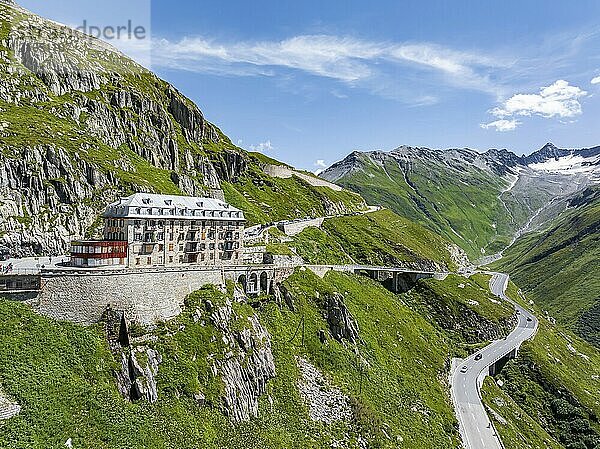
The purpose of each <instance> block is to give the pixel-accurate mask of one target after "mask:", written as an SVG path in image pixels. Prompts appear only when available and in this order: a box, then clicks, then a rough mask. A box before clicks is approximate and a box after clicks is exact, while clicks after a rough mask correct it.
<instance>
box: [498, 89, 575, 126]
mask: <svg viewBox="0 0 600 449" xmlns="http://www.w3.org/2000/svg"><path fill="white" fill-rule="evenodd" d="M586 95H587V92H586V91H584V90H582V89H580V88H579V87H577V86H571V85H569V83H568V82H567V81H564V80H558V81H556V82H555V83H554V84H552V85H550V86H546V87H542V88H541V89H540V92H539V94H516V95H513V96H512V97H510V98H509V99H508V100H506V101H505V102H504V104H503V105H502V106H500V107H497V108H495V109H492V111H490V112H491V113H492V114H493V115H495V116H496V117H499V118H503V117H511V116H515V115H520V116H531V115H539V116H542V117H546V118H550V117H556V116H558V117H574V116H576V115H579V114H581V112H582V111H581V103H580V102H579V98H581V97H585V96H586Z"/></svg>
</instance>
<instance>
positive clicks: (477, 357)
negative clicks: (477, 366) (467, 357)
mask: <svg viewBox="0 0 600 449" xmlns="http://www.w3.org/2000/svg"><path fill="white" fill-rule="evenodd" d="M482 357H483V356H482V355H481V354H477V355H476V356H475V360H481V358H482Z"/></svg>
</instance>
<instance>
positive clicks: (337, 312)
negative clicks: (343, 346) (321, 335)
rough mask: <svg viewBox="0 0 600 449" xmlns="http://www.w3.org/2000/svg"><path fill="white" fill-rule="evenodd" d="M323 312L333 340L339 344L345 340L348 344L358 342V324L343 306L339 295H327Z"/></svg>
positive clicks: (342, 300) (342, 299)
mask: <svg viewBox="0 0 600 449" xmlns="http://www.w3.org/2000/svg"><path fill="white" fill-rule="evenodd" d="M325 310H326V314H327V324H328V325H329V332H331V336H332V337H333V338H335V339H336V340H337V341H339V342H341V341H343V340H347V341H349V342H350V343H357V342H358V341H359V338H360V337H359V330H358V324H357V322H356V320H355V319H354V317H353V316H352V315H351V314H350V311H349V310H348V308H347V307H346V304H344V297H343V296H342V295H340V294H339V293H334V294H332V295H328V296H327V297H326V298H325Z"/></svg>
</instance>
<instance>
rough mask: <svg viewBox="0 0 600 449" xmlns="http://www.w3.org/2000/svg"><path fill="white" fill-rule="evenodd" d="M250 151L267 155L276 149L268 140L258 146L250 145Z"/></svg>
mask: <svg viewBox="0 0 600 449" xmlns="http://www.w3.org/2000/svg"><path fill="white" fill-rule="evenodd" d="M250 149H251V150H252V151H258V152H259V153H267V152H270V151H274V150H275V148H274V147H273V144H272V143H271V141H270V140H266V141H265V142H261V143H259V144H258V145H250Z"/></svg>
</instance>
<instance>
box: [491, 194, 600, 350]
mask: <svg viewBox="0 0 600 449" xmlns="http://www.w3.org/2000/svg"><path fill="white" fill-rule="evenodd" d="M586 198H587V199H586V201H585V203H584V205H583V206H580V207H578V208H575V209H571V210H569V211H567V212H565V213H564V214H563V215H562V216H561V217H559V219H558V220H557V221H556V222H555V223H554V224H553V225H552V226H551V228H550V229H548V230H546V231H543V232H540V233H535V234H530V235H526V236H524V237H523V238H521V239H519V240H518V241H517V242H516V243H515V245H514V246H512V247H511V248H510V249H509V250H508V251H507V252H506V254H505V258H504V259H502V260H500V261H499V262H498V263H497V264H496V265H495V266H496V267H497V268H499V269H501V270H505V271H507V272H509V273H511V276H512V277H513V279H514V280H515V281H516V282H517V283H518V284H519V285H520V286H521V287H522V288H524V289H525V290H526V291H527V293H528V294H529V295H530V296H531V298H533V299H534V300H535V301H536V302H537V303H539V304H540V305H541V306H542V307H543V308H544V309H545V310H548V311H549V312H550V313H551V314H552V315H553V316H555V317H556V319H557V320H558V321H559V322H560V323H562V324H564V325H567V326H569V327H570V328H571V329H573V330H576V331H578V333H579V334H580V335H581V336H583V337H585V338H587V339H588V340H589V341H590V342H593V343H595V344H596V345H599V346H600V277H599V276H598V273H600V188H595V189H590V190H589V191H588V196H587V197H586Z"/></svg>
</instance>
